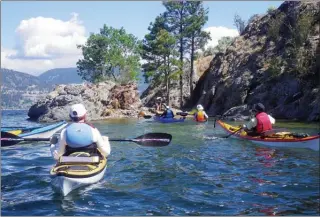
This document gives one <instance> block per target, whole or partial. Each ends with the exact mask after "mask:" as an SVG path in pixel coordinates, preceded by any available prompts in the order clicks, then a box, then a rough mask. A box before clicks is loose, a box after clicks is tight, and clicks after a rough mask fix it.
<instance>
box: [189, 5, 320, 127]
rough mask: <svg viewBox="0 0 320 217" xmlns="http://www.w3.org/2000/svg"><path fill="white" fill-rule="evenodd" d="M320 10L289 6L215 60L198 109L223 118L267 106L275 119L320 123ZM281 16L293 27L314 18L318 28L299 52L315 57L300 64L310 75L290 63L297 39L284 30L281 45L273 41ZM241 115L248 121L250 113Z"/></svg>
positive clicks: (197, 93)
mask: <svg viewBox="0 0 320 217" xmlns="http://www.w3.org/2000/svg"><path fill="white" fill-rule="evenodd" d="M317 4H318V5H317ZM319 8H320V5H319V3H316V2H314V3H301V2H284V3H283V4H282V5H281V6H280V7H279V9H278V10H275V11H274V12H272V13H270V14H266V15H264V16H258V17H256V18H255V19H254V20H253V22H252V23H251V24H249V25H248V26H247V27H246V29H245V31H244V33H243V34H242V35H240V36H239V37H237V38H236V39H235V41H234V42H233V43H232V44H231V45H230V46H229V47H228V48H227V50H226V52H225V53H219V54H217V55H216V56H215V57H214V58H213V60H212V61H211V63H210V67H209V69H208V70H207V71H206V72H205V73H204V74H203V75H202V76H201V77H200V79H199V81H198V83H197V86H196V88H195V90H194V93H193V96H194V97H193V99H191V101H192V102H193V104H192V105H193V106H196V104H199V103H200V104H202V105H203V106H204V108H205V110H206V111H207V112H208V114H210V115H218V114H223V113H224V112H226V111H227V110H229V109H230V108H233V107H238V106H243V105H247V106H249V107H250V106H251V105H253V104H254V103H257V102H262V103H263V104H264V105H265V107H266V111H267V112H268V113H271V114H272V115H273V116H274V117H275V118H284V119H298V120H308V121H319V108H320V97H319V89H320V82H319V78H320V72H319V71H320V58H319V57H320V52H319V51H320V43H319V23H320V18H319V17H320V12H319V11H320V10H319ZM281 12H283V13H285V14H286V15H285V18H284V19H285V20H293V24H292V25H296V24H294V22H295V20H297V18H298V17H301V16H303V15H305V14H310V15H311V19H312V28H311V29H310V32H309V35H308V37H307V40H306V42H305V43H304V44H303V45H302V46H301V47H300V48H299V52H306V53H307V54H308V55H309V54H310V56H309V57H306V56H305V55H302V56H301V58H299V60H302V61H304V67H305V68H307V70H305V71H306V72H304V73H302V72H301V70H300V68H298V65H297V61H292V62H290V58H288V52H289V50H290V49H291V48H290V43H288V42H290V41H292V38H293V37H295V36H294V34H296V33H292V32H290V31H286V28H282V27H281V31H280V35H279V38H278V39H277V40H276V42H274V41H272V40H271V39H270V37H269V35H268V30H269V26H270V21H271V19H273V18H274V17H276V16H278V15H279V14H280V13H281ZM297 52H298V51H297ZM275 58H278V59H279V61H280V63H279V64H277V67H276V69H275V70H273V71H272V68H274V67H275V64H274V63H273V62H272V61H271V60H272V59H275ZM307 58H308V59H307ZM240 115H243V116H244V117H246V114H245V111H241V110H239V114H238V115H237V116H238V117H240Z"/></svg>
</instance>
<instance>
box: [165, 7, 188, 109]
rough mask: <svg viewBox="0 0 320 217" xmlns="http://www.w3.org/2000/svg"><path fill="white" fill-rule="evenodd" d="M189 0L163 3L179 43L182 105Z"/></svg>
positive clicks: (170, 26) (172, 31) (171, 28)
mask: <svg viewBox="0 0 320 217" xmlns="http://www.w3.org/2000/svg"><path fill="white" fill-rule="evenodd" d="M187 4H188V2H187V1H164V2H163V5H164V6H165V8H166V12H165V13H164V16H165V17H166V19H167V22H168V25H169V28H170V32H171V33H173V34H174V36H175V37H176V38H177V39H178V40H177V44H178V47H179V55H180V75H179V80H180V82H179V86H180V107H182V104H183V101H182V99H183V77H182V73H183V60H184V56H185V50H187V49H188V47H187V46H188V43H187V37H186V27H187V26H188V25H189V23H188V21H187V14H188V11H187V7H186V6H187Z"/></svg>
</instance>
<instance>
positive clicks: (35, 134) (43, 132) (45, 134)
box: [18, 121, 68, 138]
mask: <svg viewBox="0 0 320 217" xmlns="http://www.w3.org/2000/svg"><path fill="white" fill-rule="evenodd" d="M67 125H68V123H67V122H66V121H60V122H58V123H55V124H51V125H48V126H45V127H40V128H36V129H34V130H31V131H30V132H26V133H23V132H22V133H21V134H18V136H19V137H21V138H50V137H52V136H53V134H55V133H57V132H58V131H60V130H62V129H63V128H64V127H66V126H67Z"/></svg>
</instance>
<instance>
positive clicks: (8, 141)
mask: <svg viewBox="0 0 320 217" xmlns="http://www.w3.org/2000/svg"><path fill="white" fill-rule="evenodd" d="M50 139H51V138H21V137H19V136H16V135H14V134H11V133H8V132H1V146H2V147H6V146H12V145H15V144H17V143H19V142H22V141H32V142H40V141H50Z"/></svg>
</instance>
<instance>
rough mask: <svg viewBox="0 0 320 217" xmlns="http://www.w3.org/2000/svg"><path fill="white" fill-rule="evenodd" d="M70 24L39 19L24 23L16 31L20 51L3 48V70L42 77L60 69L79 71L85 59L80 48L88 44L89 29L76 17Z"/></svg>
mask: <svg viewBox="0 0 320 217" xmlns="http://www.w3.org/2000/svg"><path fill="white" fill-rule="evenodd" d="M71 15H72V17H71V19H70V20H68V21H62V20H58V19H54V18H46V17H35V18H30V19H28V20H22V21H21V22H20V24H19V26H18V27H17V29H16V34H17V38H18V41H17V45H18V49H17V50H12V49H6V48H3V47H2V46H1V67H3V68H9V69H13V70H17V71H22V72H27V73H30V74H39V73H41V72H44V71H46V70H49V69H52V68H59V67H75V66H76V62H77V60H78V59H79V58H81V57H82V53H81V50H80V49H77V45H78V44H84V43H85V42H86V40H87V38H86V36H85V27H84V26H83V25H82V23H81V22H80V21H79V20H78V14H76V13H72V14H71Z"/></svg>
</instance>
